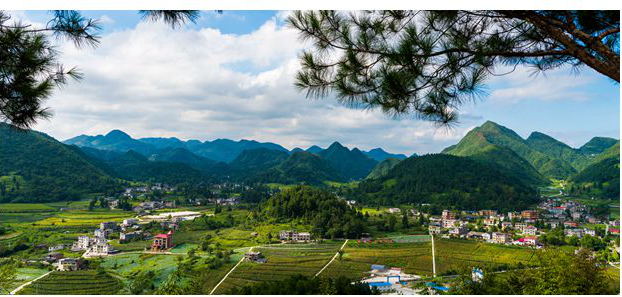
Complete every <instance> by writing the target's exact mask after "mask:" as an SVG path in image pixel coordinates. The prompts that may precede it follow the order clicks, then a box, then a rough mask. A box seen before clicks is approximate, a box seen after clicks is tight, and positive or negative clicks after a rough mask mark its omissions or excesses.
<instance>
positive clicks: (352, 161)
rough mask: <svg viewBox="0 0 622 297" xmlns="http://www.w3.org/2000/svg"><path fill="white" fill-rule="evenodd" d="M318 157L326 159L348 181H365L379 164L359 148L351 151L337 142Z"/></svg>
mask: <svg viewBox="0 0 622 297" xmlns="http://www.w3.org/2000/svg"><path fill="white" fill-rule="evenodd" d="M318 155H320V156H322V157H323V158H324V159H326V161H328V163H330V164H331V165H332V166H333V167H334V168H335V169H336V170H337V172H338V173H339V175H341V176H343V177H344V178H346V179H355V180H356V179H363V178H365V177H366V176H367V175H368V174H369V173H370V172H371V171H372V170H373V169H374V167H375V166H376V164H377V163H378V162H376V161H375V160H374V159H372V158H370V157H367V156H365V155H364V154H363V153H362V152H361V151H360V150H359V149H358V148H354V149H352V150H349V149H348V148H346V147H344V146H342V145H341V144H340V143H339V142H336V141H335V142H334V143H333V144H331V145H330V146H329V147H328V148H327V149H325V150H323V151H321V152H319V153H318Z"/></svg>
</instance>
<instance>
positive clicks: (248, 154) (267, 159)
mask: <svg viewBox="0 0 622 297" xmlns="http://www.w3.org/2000/svg"><path fill="white" fill-rule="evenodd" d="M288 157H289V155H288V154H287V153H286V152H283V151H277V150H271V149H267V148H258V149H252V150H245V151H243V152H242V153H240V154H239V155H238V156H237V157H236V158H235V159H234V160H233V161H231V163H230V164H229V165H230V167H231V171H232V172H233V174H234V175H235V176H237V177H239V178H242V179H245V178H247V177H251V176H254V175H255V174H257V173H258V172H261V171H264V170H266V169H268V168H272V167H274V166H277V165H279V164H281V163H282V162H283V161H285V160H286V159H287V158H288Z"/></svg>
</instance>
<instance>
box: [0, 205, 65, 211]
mask: <svg viewBox="0 0 622 297" xmlns="http://www.w3.org/2000/svg"><path fill="white" fill-rule="evenodd" d="M52 211H56V208H54V207H52V206H50V205H46V204H42V203H2V204H0V212H2V213H5V212H7V213H11V212H52Z"/></svg>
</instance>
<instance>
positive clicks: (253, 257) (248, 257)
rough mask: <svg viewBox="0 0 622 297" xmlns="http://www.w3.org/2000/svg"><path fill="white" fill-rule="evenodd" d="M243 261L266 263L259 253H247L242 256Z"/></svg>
mask: <svg viewBox="0 0 622 297" xmlns="http://www.w3.org/2000/svg"><path fill="white" fill-rule="evenodd" d="M244 260H245V261H251V262H256V263H266V258H264V257H263V255H262V254H261V252H247V253H246V254H244Z"/></svg>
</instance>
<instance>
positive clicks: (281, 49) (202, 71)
mask: <svg viewBox="0 0 622 297" xmlns="http://www.w3.org/2000/svg"><path fill="white" fill-rule="evenodd" d="M279 18H282V15H280V16H279V17H275V18H273V19H271V20H269V21H267V22H266V23H265V24H263V25H262V26H261V27H260V28H258V29H257V30H256V31H254V32H252V33H249V34H244V35H232V34H223V33H221V32H220V31H219V30H216V29H211V28H205V29H201V30H191V29H178V30H172V29H170V28H168V27H167V26H165V25H163V24H159V23H139V24H138V25H137V26H136V27H135V28H132V29H127V30H121V31H115V32H112V33H109V34H107V35H105V36H103V38H102V40H101V44H100V46H99V47H98V48H97V49H75V48H74V47H73V45H70V44H66V45H63V46H62V47H61V51H62V52H63V57H62V59H63V62H64V63H65V64H66V65H67V66H73V65H77V66H78V67H79V69H80V70H81V71H82V72H83V73H84V75H85V79H84V80H83V81H81V82H71V83H70V84H69V85H68V86H67V87H66V88H63V89H61V90H59V91H57V92H56V93H55V94H54V96H53V98H52V99H51V100H50V101H49V102H48V105H49V106H50V107H52V109H53V110H54V112H55V116H54V118H53V119H52V120H51V121H49V122H46V121H43V122H41V123H40V124H38V125H37V127H35V128H36V129H38V130H42V131H44V132H46V133H49V134H50V135H52V136H54V137H56V138H58V139H61V140H64V139H67V138H69V137H73V136H76V135H79V134H90V135H95V134H105V133H107V132H108V131H110V130H112V129H121V130H124V131H126V132H128V133H129V134H130V135H132V136H133V137H159V136H160V137H164V136H165V137H171V136H175V137H178V138H181V139H200V140H212V139H216V138H231V139H243V138H244V139H255V140H258V141H272V142H276V143H279V144H281V145H284V146H286V147H288V148H290V149H291V148H294V147H303V148H306V147H308V146H310V145H313V144H317V145H320V146H323V147H325V146H327V145H330V143H332V142H333V141H340V142H341V143H343V144H344V145H347V146H350V147H352V146H357V147H359V148H361V149H365V150H367V149H371V148H374V147H383V148H385V149H386V150H389V151H392V152H399V153H406V154H409V155H410V154H411V153H413V152H417V153H425V152H438V151H440V150H441V149H443V148H444V147H446V146H448V145H451V144H454V143H456V142H457V141H458V140H459V139H460V138H461V137H462V136H463V135H464V134H465V133H466V131H468V129H470V128H471V127H470V126H468V128H467V125H466V123H463V125H461V126H460V127H458V128H455V129H453V130H449V131H445V130H443V129H437V128H435V127H434V126H433V125H432V124H430V123H427V122H423V121H420V120H416V119H414V118H413V117H405V118H401V119H392V118H391V117H389V116H386V115H384V114H382V113H381V112H379V111H368V110H355V109H349V108H346V107H344V106H341V105H339V104H338V103H337V102H335V101H334V100H332V99H324V100H310V99H306V98H305V96H304V93H301V92H298V91H297V90H296V89H295V88H294V87H293V77H294V74H295V73H296V71H297V69H298V67H299V63H298V60H297V57H298V54H299V52H300V50H301V48H302V47H303V46H304V45H303V44H301V43H300V41H299V40H298V38H297V33H296V32H295V31H293V30H291V29H289V28H287V27H284V26H282V25H279V23H278V22H279V20H278V19H279ZM257 69H259V70H257ZM471 122H472V119H471Z"/></svg>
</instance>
